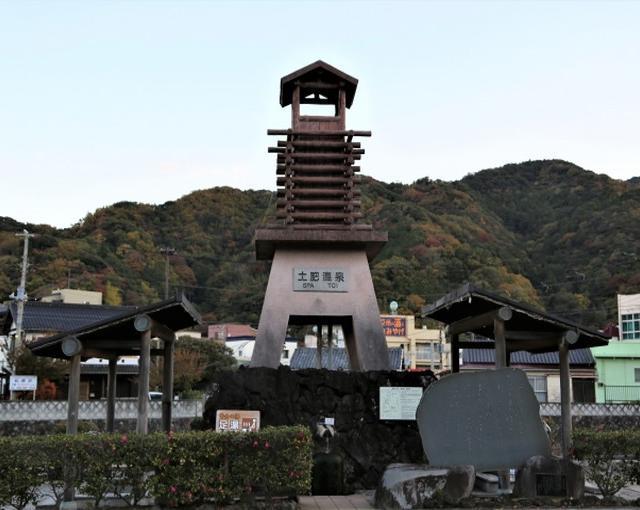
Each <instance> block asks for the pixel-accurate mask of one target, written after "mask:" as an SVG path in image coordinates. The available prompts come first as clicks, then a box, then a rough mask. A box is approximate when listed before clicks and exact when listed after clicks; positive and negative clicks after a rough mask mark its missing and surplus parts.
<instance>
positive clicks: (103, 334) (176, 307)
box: [28, 296, 201, 359]
mask: <svg viewBox="0 0 640 510" xmlns="http://www.w3.org/2000/svg"><path fill="white" fill-rule="evenodd" d="M140 315H147V316H148V317H150V318H151V320H152V321H153V322H154V323H156V324H158V325H159V327H160V328H162V329H163V330H164V331H167V330H170V331H171V332H175V331H179V330H181V329H185V328H189V327H192V326H195V325H198V324H200V323H201V319H200V314H199V313H198V312H197V311H196V309H195V307H194V306H193V305H192V304H191V302H190V301H189V300H188V299H187V298H186V297H184V296H176V297H173V298H171V299H167V300H165V301H160V302H158V303H154V304H152V305H148V306H144V307H135V308H133V309H131V310H129V311H127V312H124V313H122V314H120V315H118V316H116V317H112V318H109V319H106V320H102V321H99V322H94V323H92V324H88V325H85V326H82V327H80V328H77V329H73V330H70V331H65V332H62V333H59V334H56V335H53V336H49V337H45V338H41V339H39V340H36V341H34V342H31V343H30V344H29V345H28V347H29V349H31V352H33V354H35V355H36V356H46V357H50V358H61V359H67V356H65V355H64V353H63V352H62V341H63V340H64V339H65V338H67V337H75V338H77V339H78V340H80V341H81V342H82V344H83V346H84V351H85V352H86V353H87V354H86V356H85V355H84V354H83V357H86V358H90V357H95V356H98V357H101V356H102V357H106V356H108V355H111V356H126V355H138V354H140V332H139V331H138V330H136V329H135V327H134V321H135V319H136V317H138V316H140Z"/></svg>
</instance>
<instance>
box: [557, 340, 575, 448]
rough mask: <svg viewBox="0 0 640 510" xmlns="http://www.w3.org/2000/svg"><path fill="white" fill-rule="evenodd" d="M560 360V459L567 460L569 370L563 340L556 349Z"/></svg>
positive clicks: (567, 348) (568, 444)
mask: <svg viewBox="0 0 640 510" xmlns="http://www.w3.org/2000/svg"><path fill="white" fill-rule="evenodd" d="M558 354H559V358H560V416H561V420H560V422H561V429H560V432H561V444H562V458H563V459H565V460H568V459H569V452H570V449H571V429H572V424H571V388H570V384H571V374H570V369H569V346H568V345H567V343H566V342H565V341H564V340H563V341H561V342H560V345H559V347H558Z"/></svg>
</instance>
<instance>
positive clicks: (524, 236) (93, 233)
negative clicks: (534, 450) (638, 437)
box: [0, 160, 640, 327]
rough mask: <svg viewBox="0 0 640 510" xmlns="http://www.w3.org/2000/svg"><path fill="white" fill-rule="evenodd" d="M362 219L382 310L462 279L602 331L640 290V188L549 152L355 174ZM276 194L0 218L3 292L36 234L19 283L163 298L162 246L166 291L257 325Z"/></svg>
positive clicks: (429, 297)
mask: <svg viewBox="0 0 640 510" xmlns="http://www.w3.org/2000/svg"><path fill="white" fill-rule="evenodd" d="M362 188H363V209H364V212H365V217H366V219H367V220H368V221H370V222H372V223H373V224H374V226H375V228H378V229H381V230H387V231H388V232H389V243H388V244H387V245H386V247H385V248H384V250H383V251H382V252H381V254H380V255H379V256H378V258H377V259H376V260H375V261H374V263H373V266H372V272H373V278H374V284H375V287H376V293H377V296H378V300H379V304H380V308H381V309H383V310H384V309H386V307H387V304H388V303H389V301H391V300H392V299H395V300H396V301H398V302H399V303H400V305H401V310H404V311H406V312H416V311H418V310H419V309H420V307H421V306H422V305H423V304H424V303H428V302H431V301H433V300H435V299H437V298H438V297H440V296H442V295H443V294H445V293H446V292H448V291H449V290H451V289H453V288H454V287H456V286H457V285H459V284H461V283H463V282H465V281H472V282H474V283H476V284H477V285H480V286H483V287H485V288H487V289H489V290H494V291H496V292H498V293H501V294H504V295H506V296H508V297H511V298H513V299H517V300H522V301H525V302H527V303H530V304H532V305H535V306H538V307H541V308H545V309H546V310H547V311H549V312H552V313H556V314H559V315H563V316H565V317H567V318H570V319H574V320H578V321H584V322H585V323H586V324H588V325H591V326H594V327H602V326H603V325H604V324H605V323H606V322H607V321H616V309H615V306H616V301H615V295H616V293H617V292H619V293H635V292H639V291H640V266H639V264H638V253H637V249H636V240H637V239H639V238H640V222H638V221H637V220H638V216H639V215H640V188H639V187H638V185H637V180H634V179H632V180H630V181H626V182H625V181H619V180H615V179H611V178H610V177H607V176H605V175H599V174H595V173H593V172H590V171H586V170H584V169H582V168H579V167H577V166H576V165H573V164H571V163H568V162H565V161H559V160H545V161H528V162H525V163H520V164H512V165H506V166H504V167H501V168H495V169H489V170H483V171H480V172H477V173H475V174H472V175H468V176H466V177H465V178H463V179H461V180H460V181H457V182H443V181H431V180H429V179H428V178H424V179H420V180H418V181H416V182H414V183H413V184H410V185H405V184H397V183H390V184H388V183H384V182H380V181H376V180H374V179H372V178H368V177H365V178H364V182H363V186H362ZM274 210H275V199H274V194H273V193H272V192H269V191H239V190H236V189H232V188H227V187H221V188H214V189H209V190H201V191H195V192H193V193H191V194H189V195H186V196H184V197H182V198H180V199H179V200H176V201H173V202H167V203H165V204H162V205H158V206H152V205H146V204H137V203H130V202H121V203H117V204H114V205H112V206H110V207H106V208H102V209H98V210H97V211H95V212H94V213H93V214H90V215H88V216H87V217H86V218H85V219H84V220H83V221H82V222H81V223H79V224H77V225H74V226H73V227H71V228H68V229H55V228H53V227H50V226H46V225H23V224H21V223H19V222H18V221H15V220H13V219H11V218H0V296H3V297H6V296H8V295H9V294H10V293H11V292H12V291H14V289H15V287H16V286H17V284H18V281H19V270H20V267H19V262H20V260H19V257H20V255H21V246H20V240H19V239H18V238H16V237H15V236H14V233H15V232H17V231H19V230H21V229H22V228H28V229H29V230H31V231H34V232H36V233H38V234H39V236H38V237H36V238H35V239H33V240H32V251H31V263H32V266H31V269H30V273H29V284H28V291H29V294H30V296H31V297H34V296H38V295H44V294H46V293H48V291H49V290H50V289H51V288H53V287H64V286H67V283H68V281H70V283H71V285H72V286H73V287H76V288H86V289H97V290H102V291H103V292H104V294H105V300H106V302H108V303H110V304H119V303H125V304H133V303H136V304H144V303H148V302H151V301H154V300H157V299H160V298H161V297H162V295H163V283H164V258H163V255H161V254H160V252H159V249H160V247H162V246H171V247H173V248H175V249H176V250H177V254H176V255H175V256H173V257H172V259H171V274H170V283H171V287H172V289H181V290H184V291H185V292H186V293H187V295H188V296H189V297H190V299H191V300H193V301H194V302H195V303H196V304H197V305H198V307H199V309H200V310H201V311H202V312H203V314H204V315H205V317H206V318H207V319H209V320H213V321H242V322H245V321H246V322H250V323H252V324H254V325H255V324H256V323H257V321H258V318H259V314H260V309H261V306H262V298H263V295H264V290H265V287H266V283H267V278H268V275H269V263H267V262H258V261H256V260H255V256H254V252H253V246H252V243H251V241H252V236H253V232H254V229H255V228H256V226H258V225H260V224H261V223H263V222H265V221H266V220H272V218H273V215H274Z"/></svg>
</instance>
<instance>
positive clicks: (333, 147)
mask: <svg viewBox="0 0 640 510" xmlns="http://www.w3.org/2000/svg"><path fill="white" fill-rule="evenodd" d="M357 84H358V80H356V79H355V78H353V77H351V76H349V75H347V74H345V73H343V72H342V71H340V70H338V69H336V68H334V67H332V66H330V65H328V64H326V63H324V62H322V61H318V62H315V63H314V64H311V65H309V66H307V67H304V68H302V69H300V70H298V71H296V72H295V73H292V74H290V75H288V76H285V77H284V78H282V81H281V91H282V92H281V96H280V104H281V105H282V106H287V105H289V104H290V105H291V113H292V122H291V124H292V128H291V129H287V130H282V129H273V130H269V131H268V133H269V134H270V135H279V136H286V139H285V140H279V141H278V144H277V147H269V152H273V153H276V154H277V162H278V164H277V169H276V174H277V175H278V178H277V185H278V201H277V217H278V218H281V219H283V220H284V224H285V225H286V226H288V227H292V228H294V229H309V228H310V229H344V230H351V229H360V230H371V226H370V225H364V224H361V223H359V221H360V220H361V218H362V213H361V211H360V205H361V203H360V190H359V189H358V183H359V182H360V178H359V176H358V175H357V173H358V172H359V171H360V167H359V166H355V165H354V163H355V162H357V161H358V160H360V158H361V157H362V155H363V154H364V149H362V148H361V144H360V142H356V141H354V137H359V136H371V132H370V131H347V130H345V118H346V115H345V113H346V108H347V107H350V106H351V103H352V102H353V96H354V94H355V90H356V87H357ZM301 104H314V105H331V106H333V107H334V108H335V116H319V115H317V116H309V115H301V114H300V105H301Z"/></svg>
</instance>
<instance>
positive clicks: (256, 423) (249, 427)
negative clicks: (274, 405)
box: [216, 409, 260, 432]
mask: <svg viewBox="0 0 640 510" xmlns="http://www.w3.org/2000/svg"><path fill="white" fill-rule="evenodd" d="M258 430H260V411H245V410H235V409H218V411H217V412H216V431H218V432H257V431H258Z"/></svg>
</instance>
